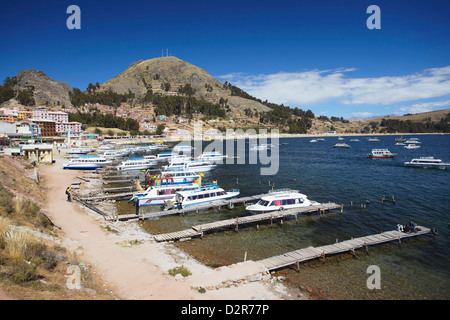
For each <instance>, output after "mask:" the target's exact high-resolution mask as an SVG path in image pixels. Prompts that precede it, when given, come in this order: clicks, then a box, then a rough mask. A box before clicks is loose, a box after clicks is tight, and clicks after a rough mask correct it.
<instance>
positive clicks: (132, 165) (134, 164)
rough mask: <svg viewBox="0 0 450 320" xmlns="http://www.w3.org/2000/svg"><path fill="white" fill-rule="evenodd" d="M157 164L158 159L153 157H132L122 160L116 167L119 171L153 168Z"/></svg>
mask: <svg viewBox="0 0 450 320" xmlns="http://www.w3.org/2000/svg"><path fill="white" fill-rule="evenodd" d="M155 165H156V161H155V160H151V159H130V160H125V161H122V163H120V164H119V165H118V166H117V168H116V169H117V170H119V171H131V170H142V169H149V168H152V167H154V166H155Z"/></svg>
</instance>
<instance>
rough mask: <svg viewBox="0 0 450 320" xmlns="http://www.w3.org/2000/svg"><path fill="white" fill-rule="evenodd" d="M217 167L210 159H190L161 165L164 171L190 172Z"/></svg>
mask: <svg viewBox="0 0 450 320" xmlns="http://www.w3.org/2000/svg"><path fill="white" fill-rule="evenodd" d="M215 167H217V165H216V164H213V163H211V162H210V161H203V160H192V161H186V162H180V163H178V162H175V163H170V164H169V165H168V166H163V169H164V171H190V172H205V171H210V170H212V169H214V168H215Z"/></svg>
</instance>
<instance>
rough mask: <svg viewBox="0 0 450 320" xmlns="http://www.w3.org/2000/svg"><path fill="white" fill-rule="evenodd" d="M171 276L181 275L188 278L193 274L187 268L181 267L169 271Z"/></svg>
mask: <svg viewBox="0 0 450 320" xmlns="http://www.w3.org/2000/svg"><path fill="white" fill-rule="evenodd" d="M169 274H170V275H171V276H175V275H177V274H181V275H182V276H183V277H188V276H190V275H191V274H192V273H191V272H190V271H189V269H187V268H186V267H185V266H181V267H175V268H172V269H169Z"/></svg>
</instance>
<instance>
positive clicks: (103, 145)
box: [98, 143, 114, 151]
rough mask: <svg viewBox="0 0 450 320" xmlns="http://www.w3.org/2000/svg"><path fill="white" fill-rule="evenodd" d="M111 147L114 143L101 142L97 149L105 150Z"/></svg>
mask: <svg viewBox="0 0 450 320" xmlns="http://www.w3.org/2000/svg"><path fill="white" fill-rule="evenodd" d="M113 148H114V145H112V144H109V143H108V144H102V145H101V146H100V147H98V150H99V151H105V150H110V149H113Z"/></svg>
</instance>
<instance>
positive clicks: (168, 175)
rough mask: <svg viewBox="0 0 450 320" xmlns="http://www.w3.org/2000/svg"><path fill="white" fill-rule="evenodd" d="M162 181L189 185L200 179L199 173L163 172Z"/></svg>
mask: <svg viewBox="0 0 450 320" xmlns="http://www.w3.org/2000/svg"><path fill="white" fill-rule="evenodd" d="M160 175H161V178H162V179H171V180H172V182H173V183H189V182H193V181H195V180H197V179H198V178H199V177H200V173H199V172H191V171H181V170H180V171H161V174H160Z"/></svg>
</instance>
